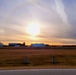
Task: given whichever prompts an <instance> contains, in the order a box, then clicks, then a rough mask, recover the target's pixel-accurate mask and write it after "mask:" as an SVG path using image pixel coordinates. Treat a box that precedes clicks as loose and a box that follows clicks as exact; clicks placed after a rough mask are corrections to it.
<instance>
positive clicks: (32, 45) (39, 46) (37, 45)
mask: <svg viewBox="0 0 76 75" xmlns="http://www.w3.org/2000/svg"><path fill="white" fill-rule="evenodd" d="M31 47H38V48H43V47H46V46H45V44H43V43H40V44H38V43H36V44H31Z"/></svg>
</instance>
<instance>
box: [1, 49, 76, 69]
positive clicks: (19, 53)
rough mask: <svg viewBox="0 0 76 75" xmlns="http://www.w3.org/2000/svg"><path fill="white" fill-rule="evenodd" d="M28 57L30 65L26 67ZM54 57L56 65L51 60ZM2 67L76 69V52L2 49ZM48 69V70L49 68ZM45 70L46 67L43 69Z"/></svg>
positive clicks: (67, 50) (66, 50)
mask: <svg viewBox="0 0 76 75" xmlns="http://www.w3.org/2000/svg"><path fill="white" fill-rule="evenodd" d="M26 56H27V57H28V60H29V64H28V65H26V64H24V63H25V58H26ZM52 56H54V58H55V59H54V60H55V63H54V64H52V63H51V62H52V61H51V59H52ZM0 66H2V67H3V66H27V67H30V68H31V66H35V67H36V66H37V67H38V66H49V67H50V68H57V66H60V67H61V66H64V68H65V66H67V67H66V68H68V66H70V68H71V66H72V68H76V50H75V49H74V50H72V49H71V50H70V49H65V50H63V49H60V50H58V49H25V48H23V49H21V48H20V49H19V48H18V49H17V48H7V49H0ZM49 67H48V68H49ZM43 68H44V67H43Z"/></svg>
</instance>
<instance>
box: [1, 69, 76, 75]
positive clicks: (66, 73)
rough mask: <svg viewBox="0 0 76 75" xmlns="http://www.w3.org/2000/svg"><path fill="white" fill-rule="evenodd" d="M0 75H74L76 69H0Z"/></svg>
mask: <svg viewBox="0 0 76 75" xmlns="http://www.w3.org/2000/svg"><path fill="white" fill-rule="evenodd" d="M0 75H76V69H27V70H0Z"/></svg>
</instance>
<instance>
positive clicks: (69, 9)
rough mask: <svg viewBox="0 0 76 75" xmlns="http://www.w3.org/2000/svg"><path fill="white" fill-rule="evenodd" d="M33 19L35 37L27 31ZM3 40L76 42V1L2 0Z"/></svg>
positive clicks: (0, 27) (0, 37) (0, 31)
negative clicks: (36, 26) (35, 31)
mask: <svg viewBox="0 0 76 75" xmlns="http://www.w3.org/2000/svg"><path fill="white" fill-rule="evenodd" d="M32 22H33V23H35V22H37V23H39V25H40V34H39V35H37V36H36V37H33V38H35V39H31V38H32V36H31V35H29V34H28V33H27V32H26V30H27V27H28V23H32ZM0 41H1V42H3V43H8V42H24V41H25V42H26V43H27V44H31V43H48V44H76V0H0Z"/></svg>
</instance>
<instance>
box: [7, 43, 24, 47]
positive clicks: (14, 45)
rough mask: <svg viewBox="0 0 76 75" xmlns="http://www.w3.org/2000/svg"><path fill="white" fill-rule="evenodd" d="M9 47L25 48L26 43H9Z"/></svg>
mask: <svg viewBox="0 0 76 75" xmlns="http://www.w3.org/2000/svg"><path fill="white" fill-rule="evenodd" d="M8 46H11V47H20V46H25V42H23V44H21V43H9V44H8Z"/></svg>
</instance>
